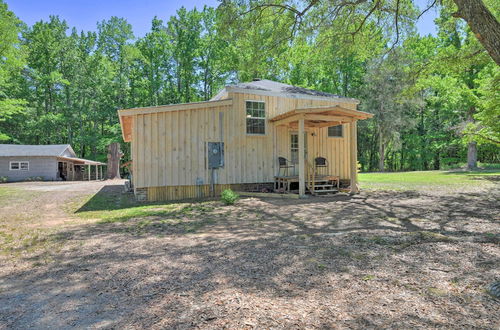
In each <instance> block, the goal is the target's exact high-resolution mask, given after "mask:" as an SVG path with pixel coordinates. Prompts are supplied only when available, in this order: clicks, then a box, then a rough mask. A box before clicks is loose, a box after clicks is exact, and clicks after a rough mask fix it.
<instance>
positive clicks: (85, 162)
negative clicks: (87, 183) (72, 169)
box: [57, 156, 106, 165]
mask: <svg viewBox="0 0 500 330" xmlns="http://www.w3.org/2000/svg"><path fill="white" fill-rule="evenodd" d="M57 158H59V159H62V160H69V161H72V162H73V163H74V164H76V165H106V163H102V162H98V161H95V160H88V159H83V158H77V157H63V156H60V157H57Z"/></svg>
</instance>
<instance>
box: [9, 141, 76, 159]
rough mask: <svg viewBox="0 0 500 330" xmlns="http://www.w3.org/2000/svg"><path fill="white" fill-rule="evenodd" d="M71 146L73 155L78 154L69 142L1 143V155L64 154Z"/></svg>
mask: <svg viewBox="0 0 500 330" xmlns="http://www.w3.org/2000/svg"><path fill="white" fill-rule="evenodd" d="M68 148H69V152H70V154H71V155H72V156H76V154H75V152H74V151H73V148H71V146H70V145H69V144H51V145H27V144H0V157H8V156H11V157H26V156H33V157H35V156H48V157H57V156H62V155H63V154H64V152H65V151H66V150H67V149H68Z"/></svg>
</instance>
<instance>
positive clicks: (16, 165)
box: [10, 163, 19, 170]
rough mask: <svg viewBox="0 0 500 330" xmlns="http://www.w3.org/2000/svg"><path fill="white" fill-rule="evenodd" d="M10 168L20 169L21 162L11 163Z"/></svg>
mask: <svg viewBox="0 0 500 330" xmlns="http://www.w3.org/2000/svg"><path fill="white" fill-rule="evenodd" d="M10 169H11V170H18V169H19V163H10Z"/></svg>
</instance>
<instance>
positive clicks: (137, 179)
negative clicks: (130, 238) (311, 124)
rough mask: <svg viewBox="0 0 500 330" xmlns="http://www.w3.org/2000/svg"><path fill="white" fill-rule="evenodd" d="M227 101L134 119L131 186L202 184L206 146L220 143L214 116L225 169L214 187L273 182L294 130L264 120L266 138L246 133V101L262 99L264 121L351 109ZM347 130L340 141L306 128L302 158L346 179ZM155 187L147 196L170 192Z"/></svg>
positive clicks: (300, 102)
mask: <svg viewBox="0 0 500 330" xmlns="http://www.w3.org/2000/svg"><path fill="white" fill-rule="evenodd" d="M227 97H228V98H232V99H233V105H232V106H219V107H212V108H200V109H194V110H183V111H172V112H164V113H154V114H142V115H141V114H138V115H135V116H134V123H133V129H132V131H133V139H132V159H133V162H134V176H133V180H134V185H135V187H136V188H143V187H163V186H195V185H197V184H198V185H200V184H201V185H208V184H209V183H210V170H208V169H207V168H206V160H205V154H206V143H207V142H218V141H219V140H220V127H219V113H220V112H222V113H223V114H224V120H223V126H224V127H223V131H224V144H225V166H224V168H221V169H219V170H217V176H218V180H217V183H218V184H221V185H225V184H240V183H256V182H271V181H273V177H274V176H275V175H276V174H277V157H278V156H283V157H286V158H289V159H290V133H291V132H293V131H296V130H293V129H291V128H288V127H282V126H280V127H274V125H273V124H272V123H270V122H266V135H263V136H259V135H247V134H246V120H245V117H246V113H245V101H246V100H255V101H264V102H265V103H266V116H267V118H268V119H270V118H272V117H274V116H276V115H278V114H281V113H284V112H287V111H290V110H293V109H296V108H300V107H307V106H316V105H318V106H321V105H332V104H340V105H341V106H343V107H346V108H349V109H356V104H354V103H342V102H338V101H325V100H307V99H296V98H283V97H273V96H264V95H253V94H243V93H229V94H228V95H227ZM348 126H349V124H345V125H344V137H342V138H328V137H327V128H321V129H318V128H314V129H308V137H307V140H308V160H309V161H310V162H311V163H312V161H313V159H314V158H315V157H318V156H322V157H325V158H327V159H328V161H329V169H328V171H329V173H330V174H336V175H340V176H341V178H342V179H349V176H350V173H349V168H350V167H349V166H350V160H349V159H350V157H349V142H350V141H349V139H350V138H349V134H348V132H349V127H348ZM313 134H314V135H313ZM155 189H156V190H155ZM155 189H152V190H151V193H152V194H155V195H158V194H160V195H161V196H164V195H165V196H173V195H172V194H174V193H173V192H172V193H171V192H168V191H167V190H165V192H163V191H162V190H161V189H158V188H155ZM172 189H173V188H172ZM189 189H191V190H193V191H191V190H190V191H191V193H190V195H193V194H195V193H196V188H189ZM189 189H188V190H189ZM203 189H206V188H203ZM159 191H162V192H159ZM187 197H189V196H187ZM187 197H185V198H187ZM193 197H196V196H193ZM155 199H156V198H155Z"/></svg>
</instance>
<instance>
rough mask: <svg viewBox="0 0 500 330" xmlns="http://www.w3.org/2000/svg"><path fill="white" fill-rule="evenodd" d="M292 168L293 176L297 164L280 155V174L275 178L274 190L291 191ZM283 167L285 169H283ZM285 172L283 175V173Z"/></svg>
mask: <svg viewBox="0 0 500 330" xmlns="http://www.w3.org/2000/svg"><path fill="white" fill-rule="evenodd" d="M290 168H292V169H293V170H292V176H293V175H294V174H295V164H294V163H292V162H291V161H289V160H288V159H286V158H285V157H278V175H277V176H276V177H275V178H274V190H281V189H283V191H286V192H290V180H293V178H292V177H291V176H290V172H289V169H290ZM282 169H283V170H282ZM281 172H283V175H282V174H281Z"/></svg>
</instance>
